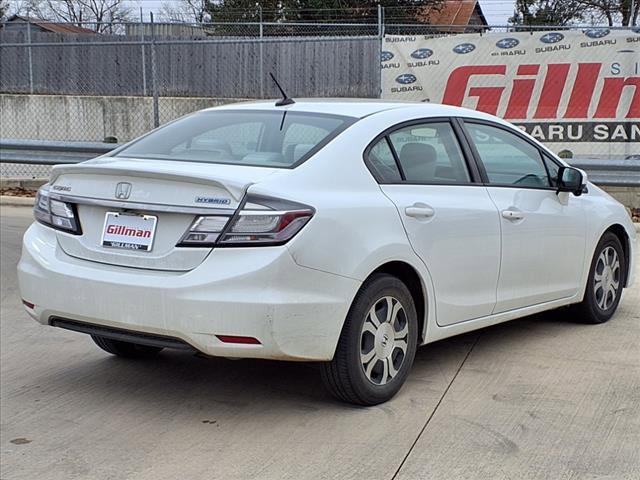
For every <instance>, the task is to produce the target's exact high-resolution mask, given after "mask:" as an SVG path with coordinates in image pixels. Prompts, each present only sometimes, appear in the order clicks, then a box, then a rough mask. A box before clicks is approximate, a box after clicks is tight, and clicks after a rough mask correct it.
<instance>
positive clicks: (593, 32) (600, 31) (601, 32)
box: [584, 28, 611, 38]
mask: <svg viewBox="0 0 640 480" xmlns="http://www.w3.org/2000/svg"><path fill="white" fill-rule="evenodd" d="M610 32H611V30H609V29H608V28H590V29H589V30H585V31H584V34H585V35H586V36H587V37H589V38H602V37H606V36H607V35H609V33H610Z"/></svg>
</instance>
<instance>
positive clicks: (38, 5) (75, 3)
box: [29, 0, 131, 33]
mask: <svg viewBox="0 0 640 480" xmlns="http://www.w3.org/2000/svg"><path fill="white" fill-rule="evenodd" d="M29 9H30V11H31V12H33V14H35V15H36V16H38V17H39V18H42V19H44V20H51V21H56V22H66V23H73V24H75V25H78V26H84V27H86V28H90V29H92V30H95V31H96V32H101V33H102V32H107V31H110V29H111V25H109V23H110V22H122V21H127V20H129V19H130V13H131V12H130V10H129V8H127V7H126V6H125V2H124V0H32V1H31V3H30V5H29Z"/></svg>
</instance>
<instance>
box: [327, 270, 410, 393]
mask: <svg viewBox="0 0 640 480" xmlns="http://www.w3.org/2000/svg"><path fill="white" fill-rule="evenodd" d="M376 322H378V325H377V326H376ZM417 342H418V321H417V314H416V308H415V305H414V302H413V298H412V296H411V293H410V292H409V289H408V288H407V287H406V285H405V284H404V283H403V282H402V281H400V280H399V279H398V278H396V277H394V276H392V275H387V274H375V275H373V276H372V277H371V278H369V279H368V280H367V281H366V282H365V283H364V284H363V285H362V287H361V288H360V290H359V291H358V293H357V294H356V297H355V299H354V301H353V303H352V305H351V308H350V309H349V313H348V314H347V318H346V320H345V323H344V326H343V328H342V333H341V335H340V339H339V340H338V345H337V347H336V352H335V355H334V357H333V360H332V361H331V362H327V363H324V364H322V368H321V371H322V379H323V382H324V384H325V385H326V387H327V389H328V390H329V391H330V392H331V393H332V394H333V395H334V396H335V397H337V398H338V399H340V400H343V401H345V402H348V403H353V404H356V405H377V404H379V403H383V402H386V401H387V400H389V399H391V398H392V397H393V396H394V395H395V394H396V393H397V392H398V391H399V390H400V388H401V387H402V385H403V383H404V382H405V380H406V378H407V375H408V374H409V371H410V369H411V365H412V364H413V359H414V357H415V353H416V348H417Z"/></svg>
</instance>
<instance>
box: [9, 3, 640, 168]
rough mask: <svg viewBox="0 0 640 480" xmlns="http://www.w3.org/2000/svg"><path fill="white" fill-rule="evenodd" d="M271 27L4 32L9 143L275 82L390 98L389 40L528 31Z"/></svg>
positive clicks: (108, 127)
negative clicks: (386, 88) (386, 83)
mask: <svg viewBox="0 0 640 480" xmlns="http://www.w3.org/2000/svg"><path fill="white" fill-rule="evenodd" d="M260 16H261V13H260V12H254V13H252V14H251V15H248V16H246V15H245V16H244V17H243V20H242V21H237V20H238V19H233V21H220V22H216V23H202V24H190V23H180V24H177V23H162V22H153V21H151V22H147V23H112V24H108V25H106V26H105V25H101V28H100V29H99V30H100V31H101V32H102V33H100V34H97V33H95V32H92V30H95V29H97V28H96V25H90V24H84V25H83V27H85V28H87V31H86V32H84V33H60V32H55V31H50V30H56V29H55V28H53V29H51V28H48V27H51V25H59V24H47V22H38V23H35V22H33V23H31V22H25V23H24V24H23V25H13V26H11V28H8V27H7V25H8V24H5V25H4V26H2V25H0V112H1V113H0V138H3V139H34V140H61V141H68V142H76V141H89V142H103V141H106V142H113V143H123V142H127V141H129V140H131V139H133V138H136V137H138V136H139V135H141V134H143V133H145V132H147V131H149V130H151V129H153V128H154V127H157V126H159V125H162V124H164V123H166V122H168V121H171V120H173V119H175V118H178V117H180V116H182V115H186V114H188V113H191V112H193V111H196V110H199V109H202V108H207V107H211V106H216V105H220V104H224V103H229V102H236V101H241V100H245V99H260V98H276V97H279V92H278V90H277V89H276V87H275V85H274V84H273V82H272V81H271V80H270V77H269V73H274V74H275V75H276V76H277V77H278V80H279V82H280V83H281V84H282V85H283V86H284V87H285V89H286V90H287V92H288V93H289V94H290V95H291V96H293V97H360V98H379V97H380V96H381V93H382V78H383V69H384V64H385V58H384V54H386V53H388V52H386V51H385V50H386V48H387V47H386V46H385V39H386V38H388V37H389V36H392V35H405V36H411V35H413V36H418V37H419V38H425V39H434V38H438V37H450V36H452V35H457V34H461V33H476V34H479V35H483V34H484V33H485V32H487V31H491V32H505V34H506V33H507V32H515V31H520V30H522V27H513V26H491V27H489V26H487V25H464V26H451V25H447V26H444V25H440V26H439V25H427V24H424V23H419V22H413V23H406V15H404V16H402V17H400V15H399V14H398V12H397V11H396V10H393V9H390V10H389V11H388V12H387V13H385V11H383V10H382V9H377V10H372V11H368V12H366V14H363V15H360V16H358V17H354V18H352V19H350V20H349V21H348V22H345V21H344V19H340V18H336V19H332V18H327V15H325V18H323V20H322V22H319V21H313V20H314V19H313V18H311V20H308V19H307V20H303V21H302V20H294V21H284V22H283V21H277V22H275V21H272V22H270V21H261V20H260ZM562 28H566V27H562ZM542 29H544V30H556V31H557V30H559V29H560V28H558V27H556V28H555V29H554V28H553V27H543V28H542ZM527 31H531V32H533V30H532V29H531V28H530V27H527ZM381 59H382V62H381ZM639 89H640V88H639ZM639 153H640V152H639ZM11 165H12V164H7V163H2V164H0V168H1V169H2V170H1V171H0V174H1V175H3V176H4V175H11V176H14V175H20V174H23V175H24V176H35V175H40V174H42V173H46V172H45V170H46V167H44V169H43V168H42V167H31V166H17V165H15V164H14V165H13V166H11ZM21 169H22V170H21Z"/></svg>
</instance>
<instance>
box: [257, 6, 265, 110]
mask: <svg viewBox="0 0 640 480" xmlns="http://www.w3.org/2000/svg"><path fill="white" fill-rule="evenodd" d="M258 14H259V20H260V69H259V70H258V73H259V75H260V98H264V49H263V47H264V43H263V41H262V37H263V34H264V32H263V30H262V28H263V26H262V5H260V4H258Z"/></svg>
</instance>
